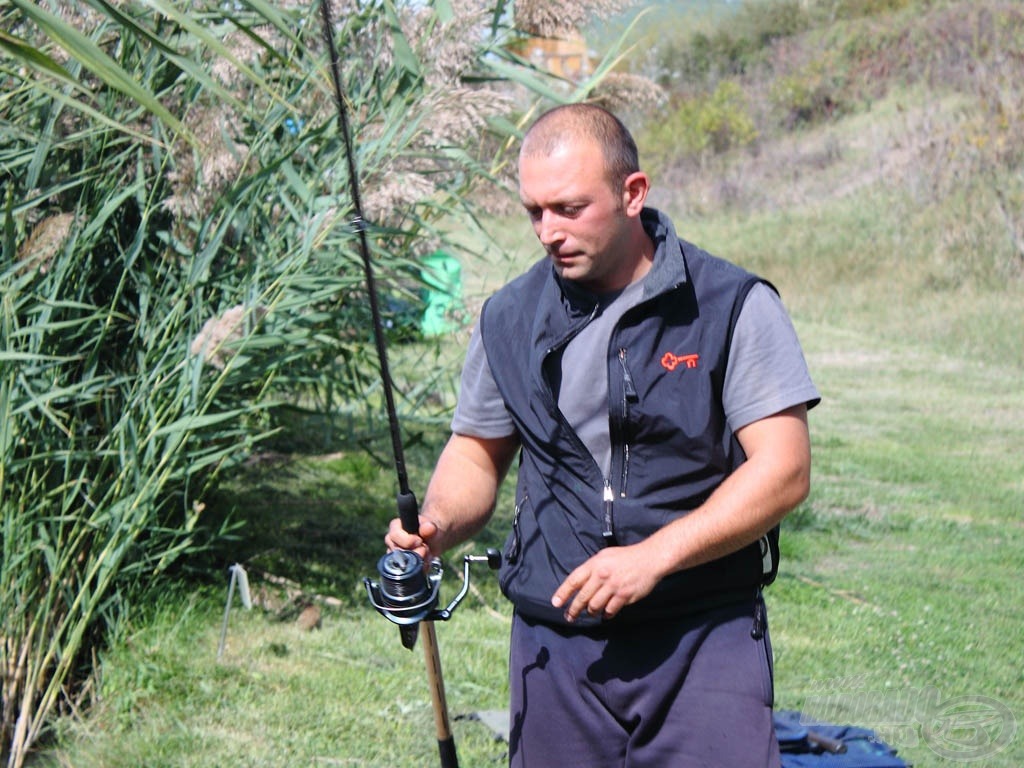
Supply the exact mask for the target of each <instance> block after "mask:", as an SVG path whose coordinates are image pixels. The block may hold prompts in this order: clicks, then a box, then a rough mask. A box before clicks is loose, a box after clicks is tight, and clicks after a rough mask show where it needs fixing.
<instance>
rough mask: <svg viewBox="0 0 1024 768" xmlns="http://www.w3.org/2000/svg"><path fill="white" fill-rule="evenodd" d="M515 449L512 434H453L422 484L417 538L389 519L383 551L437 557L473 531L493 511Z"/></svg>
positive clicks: (516, 447) (514, 439) (516, 442)
mask: <svg viewBox="0 0 1024 768" xmlns="http://www.w3.org/2000/svg"><path fill="white" fill-rule="evenodd" d="M518 448H519V440H518V438H517V437H516V436H515V435H509V436H507V437H497V438H484V437H473V436H471V435H463V434H453V435H452V436H451V438H450V439H449V440H448V443H447V445H445V447H444V450H443V451H441V456H440V457H439V458H438V460H437V466H436V467H435V468H434V474H433V475H432V477H431V478H430V483H429V485H428V486H427V493H426V495H425V496H424V499H423V507H422V510H421V513H420V529H419V532H418V533H416V534H410V533H407V532H406V531H404V530H403V529H402V523H401V521H400V520H398V519H395V520H392V521H391V525H390V527H389V529H388V534H387V536H385V538H384V543H385V544H386V545H387V547H388V549H405V550H412V551H414V552H417V553H418V554H419V555H420V556H421V557H423V558H424V559H425V560H427V559H429V558H430V557H434V556H440V555H441V554H442V553H443V552H445V551H446V550H448V549H451V548H452V547H453V546H455V545H456V544H459V543H461V542H463V541H465V540H466V539H469V538H471V537H472V536H473V535H475V534H476V533H478V532H479V531H480V530H481V529H482V528H483V527H484V525H485V524H486V523H487V521H488V520H489V519H490V517H491V514H492V513H493V512H494V507H495V504H496V503H497V499H498V488H499V487H500V486H501V482H502V480H504V479H505V475H506V474H507V473H508V469H509V466H511V464H512V459H513V458H515V455H516V452H517V450H518Z"/></svg>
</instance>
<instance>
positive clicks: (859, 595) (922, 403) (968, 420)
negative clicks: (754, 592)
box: [39, 322, 1024, 768]
mask: <svg viewBox="0 0 1024 768" xmlns="http://www.w3.org/2000/svg"><path fill="white" fill-rule="evenodd" d="M798 329H799V330H800V332H801V336H802V338H803V340H804V343H805V347H806V351H807V356H808V360H809V363H810V365H811V368H812V370H813V373H814V375H815V378H816V380H817V382H818V384H819V387H820V389H821V391H822V393H823V397H824V400H823V402H822V404H821V406H819V408H818V409H817V410H816V411H814V412H812V418H811V422H812V430H813V449H814V454H815V470H814V472H815V477H814V489H813V491H812V495H811V497H810V498H809V500H808V501H807V502H806V503H805V504H804V505H803V506H802V507H801V508H800V509H798V510H797V511H796V512H794V513H793V514H792V515H791V516H790V518H789V519H788V520H787V523H786V526H785V530H784V537H783V552H784V556H785V557H784V561H783V566H782V571H781V573H780V576H779V579H778V581H777V582H776V583H775V584H774V585H773V586H772V587H771V588H770V589H769V591H768V600H769V605H770V611H771V620H772V630H773V641H774V647H775V655H776V694H777V699H778V705H779V706H780V707H784V708H799V709H804V710H806V711H807V712H808V713H810V714H812V715H818V716H820V717H823V718H828V719H831V720H837V721H843V722H853V723H855V724H858V725H863V726H868V727H873V728H876V729H878V730H879V731H880V733H881V734H882V735H883V736H884V737H885V738H887V739H888V740H890V741H891V742H892V743H893V744H894V745H895V746H897V747H898V748H899V749H900V752H901V754H903V755H904V756H906V757H908V758H910V759H911V760H912V761H913V762H914V763H915V764H916V765H918V766H938V765H958V764H961V762H962V761H963V760H964V759H966V758H968V757H977V758H980V759H979V760H978V762H977V764H979V765H985V766H1007V767H1009V766H1019V765H1021V764H1024V744H1022V741H1021V739H1020V738H1019V737H1017V736H1016V735H1015V733H1016V729H1017V728H1018V727H1019V725H1020V723H1021V722H1022V719H1024V672H1022V667H1021V664H1020V660H1021V658H1022V657H1024V639H1022V635H1021V632H1020V626H1021V618H1022V611H1021V607H1020V606H1021V605H1022V604H1024V586H1022V584H1021V579H1020V573H1021V565H1022V555H1021V553H1022V552H1024V532H1022V525H1021V518H1020V513H1021V511H1022V509H1024V471H1022V470H1024V463H1022V462H1024V459H1022V457H1024V431H1022V430H1021V429H1020V425H1021V424H1022V423H1024V391H1022V388H1021V386H1020V378H1019V376H1020V373H1019V370H1018V369H1017V368H1016V367H1013V366H1010V367H1005V368H1003V367H1000V366H998V365H994V364H990V365H977V364H968V363H967V362H966V361H963V360H959V359H955V358H949V357H945V356H943V355H942V354H939V353H936V352H931V351H928V350H924V349H920V348H917V349H915V348H913V347H911V346H909V345H908V346H897V345H895V344H893V343H891V342H889V343H881V342H878V341H877V340H874V339H872V338H867V337H865V336H863V335H858V334H854V333H853V332H850V331H845V330H841V329H837V328H835V327H833V326H828V325H820V324H801V323H799V322H798ZM421 437H422V439H421V440H419V441H417V442H416V443H415V444H414V445H413V447H412V449H411V451H410V457H409V459H408V463H409V465H410V467H411V469H412V472H413V475H414V477H413V482H414V485H415V486H416V487H422V485H423V483H424V482H425V478H426V476H427V473H428V472H429V469H430V461H431V457H432V456H433V455H434V453H435V452H436V450H437V448H438V446H439V441H440V440H441V439H442V438H443V436H442V435H439V434H435V433H433V432H429V431H427V432H424V433H423V435H421ZM393 485H394V482H393V473H392V471H391V468H390V467H389V466H381V465H380V464H378V463H376V462H374V461H373V460H371V459H370V458H369V457H368V456H367V454H366V453H364V452H362V451H359V450H352V451H339V452H337V453H334V454H330V455H327V456H318V457H310V456H304V457H294V456H280V457H277V458H276V459H274V460H269V459H268V460H267V461H265V462H263V463H262V464H256V465H250V466H248V467H246V468H244V469H243V470H241V471H240V472H239V473H238V475H237V476H236V477H235V478H234V480H233V483H232V485H231V487H230V488H229V489H228V491H229V493H228V494H226V495H225V496H224V497H223V498H222V499H220V500H217V501H215V502H211V504H212V505H213V506H215V507H216V506H217V505H220V506H219V507H218V509H217V510H215V513H216V512H217V511H219V512H220V513H223V511H224V509H225V508H226V507H227V500H228V499H230V500H231V501H230V503H231V505H233V506H234V507H235V512H236V514H238V515H239V516H240V517H244V518H245V519H246V520H247V521H248V523H247V525H246V526H245V527H244V528H242V529H240V530H239V531H238V537H237V539H236V540H235V541H234V542H232V543H231V544H230V546H228V548H227V549H226V550H225V551H224V553H223V557H224V558H234V559H237V560H239V561H241V562H245V563H246V565H247V567H248V569H249V573H250V579H251V581H252V589H253V592H254V594H255V595H256V598H257V600H258V602H259V606H262V607H256V608H254V609H253V610H251V611H244V610H242V609H241V607H240V605H239V603H238V601H237V599H236V602H235V606H234V608H233V610H232V613H231V615H230V621H229V628H228V635H227V643H226V648H225V652H224V654H223V656H222V658H221V659H219V660H218V659H217V647H218V642H219V639H220V631H221V626H222V620H223V611H224V600H225V596H226V587H227V578H226V576H225V577H224V579H223V580H222V581H221V580H218V579H214V580H213V581H212V583H210V582H209V581H207V583H206V584H205V585H203V584H200V585H199V586H194V585H193V586H191V587H188V588H186V587H184V586H183V587H182V589H181V591H178V592H173V593H167V594H164V595H163V596H162V597H160V598H159V599H157V600H156V601H155V607H153V608H151V609H150V610H149V611H148V612H145V613H144V614H139V615H138V616H137V617H136V620H135V621H134V622H132V623H131V624H130V625H129V626H127V627H126V628H125V631H124V633H123V638H122V639H121V640H120V641H119V642H118V643H117V644H116V646H115V647H113V648H112V649H111V650H110V651H109V652H108V653H106V654H105V655H104V657H103V678H102V682H101V685H100V686H99V690H98V692H97V694H98V697H97V704H96V706H95V707H94V710H93V711H92V713H91V714H90V715H89V716H88V717H86V718H84V719H75V718H69V719H65V720H63V721H62V725H61V730H60V732H59V733H58V734H57V738H56V743H55V745H53V746H52V747H51V748H50V749H48V750H47V751H46V752H45V753H44V754H43V755H41V757H40V760H39V764H40V765H54V766H57V765H61V766H75V767H76V768H87V767H88V766H109V767H110V768H116V767H117V766H139V765H146V766H151V767H157V766H168V767H170V766H199V765H202V766H219V765H227V764H232V765H245V766H253V767H255V766H275V767H280V766H310V765H314V766H319V765H324V766H332V765H344V766H385V765H393V764H396V763H401V764H405V765H433V764H436V762H437V757H436V747H435V742H434V731H433V718H432V712H431V709H430V703H429V702H430V700H429V696H428V693H427V688H426V676H425V671H424V669H425V668H424V663H423V657H422V654H421V650H420V648H419V647H417V648H416V650H415V651H414V652H412V653H410V652H407V651H405V650H404V649H402V647H401V645H400V643H399V637H398V632H397V629H396V628H395V627H394V626H393V625H391V624H390V623H388V622H386V621H385V620H384V619H383V618H381V617H379V616H378V615H377V614H376V613H374V612H373V611H372V610H371V609H370V608H369V606H368V604H367V603H366V600H365V594H364V592H363V587H362V585H361V577H362V576H365V575H371V574H375V562H376V558H377V557H378V556H379V554H380V552H381V549H380V537H381V535H382V532H383V529H384V526H385V523H386V521H387V519H388V518H389V517H391V516H392V514H393V503H392V502H391V500H390V498H391V494H393ZM508 511H509V510H508V505H507V504H504V505H502V509H501V510H499V512H498V514H497V516H496V519H495V521H494V523H493V524H492V525H491V526H490V527H489V528H488V529H487V531H485V532H484V534H482V535H481V537H480V539H479V541H478V542H474V543H473V544H471V545H467V546H466V548H465V550H464V551H465V552H468V551H482V550H483V548H484V547H485V546H493V545H496V544H498V543H499V542H500V540H501V539H502V538H503V535H504V527H505V525H507V521H508ZM462 553H463V551H460V552H458V553H456V554H455V558H456V559H457V558H460V557H461V555H462ZM225 562H231V560H230V559H225ZM452 562H453V563H454V562H456V560H453V561H452ZM456 570H459V568H457V567H452V563H449V571H450V572H449V573H448V574H447V575H446V577H445V587H444V594H443V596H442V599H443V600H447V599H448V598H449V597H450V596H451V595H452V594H454V591H455V590H456V589H457V587H458V581H459V580H458V578H457V576H456V575H455V574H454V573H452V572H451V571H456ZM268 574H270V575H273V576H274V577H275V580H273V581H271V580H270V579H269V577H268ZM283 579H286V580H287V582H285V581H282V580H283ZM189 583H191V582H186V584H189ZM289 584H290V585H291V586H290V588H289V586H288V585H289ZM274 600H276V601H277V603H276V604H275V603H274V602H273V601H274ZM309 602H312V603H314V604H316V605H318V606H319V607H320V608H321V610H322V624H321V627H320V628H319V629H318V630H314V631H302V630H301V629H299V628H298V626H297V625H296V624H295V622H294V618H295V614H296V613H297V609H298V607H300V606H301V605H303V604H305V603H309ZM508 616H509V610H508V606H507V605H506V604H505V603H504V602H503V601H502V599H501V598H500V596H499V595H498V594H497V591H496V588H495V583H494V579H493V577H492V576H490V575H489V574H488V573H487V572H486V571H485V570H483V569H482V566H481V570H478V571H474V592H473V594H471V596H470V597H469V598H468V599H467V602H466V604H465V605H464V606H463V607H461V608H460V609H459V611H458V612H457V613H456V614H455V616H454V618H453V619H452V621H450V622H447V623H442V624H439V625H438V637H439V645H440V648H441V654H442V661H443V666H444V671H445V678H446V684H447V693H448V700H449V706H450V710H451V713H452V717H453V719H454V720H453V727H454V733H455V739H456V744H457V747H458V750H459V754H460V759H461V762H462V764H464V765H467V766H483V765H501V764H503V761H504V755H505V744H504V743H503V742H500V741H496V740H495V739H494V737H493V735H492V733H491V732H490V731H489V730H488V729H487V728H486V727H485V726H484V725H482V724H481V723H480V722H477V721H475V720H473V719H471V715H472V714H473V713H475V712H480V711H482V710H493V709H501V708H503V707H505V705H506V701H505V697H506V694H507V687H506V683H505V670H506V656H507V632H508V625H509V618H508Z"/></svg>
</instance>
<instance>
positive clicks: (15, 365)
mask: <svg viewBox="0 0 1024 768" xmlns="http://www.w3.org/2000/svg"><path fill="white" fill-rule="evenodd" d="M504 6H505V3H502V2H498V3H493V4H488V3H480V4H479V5H475V6H473V7H472V8H463V9H460V13H459V14H458V15H457V14H456V13H455V11H454V9H453V6H451V5H450V4H449V3H448V2H446V1H445V0H437V1H436V2H428V3H417V4H394V3H391V2H383V3H366V4H364V3H350V2H340V3H339V8H338V9H337V10H336V13H335V17H336V18H338V19H341V22H340V23H339V24H338V29H337V30H336V34H335V36H336V38H337V39H338V41H339V44H340V46H341V48H342V57H343V61H344V74H345V83H344V86H343V87H344V91H345V93H346V97H347V99H348V100H349V104H348V107H349V108H350V109H351V113H352V115H353V122H354V134H355V136H354V138H355V142H356V145H357V147H358V166H359V169H360V171H361V176H362V178H361V180H360V181H361V184H362V185H363V192H364V203H365V206H364V208H365V211H366V213H367V220H368V222H369V227H370V235H371V238H370V239H371V242H372V246H373V250H374V254H373V255H374V258H375V261H376V269H377V271H378V272H379V274H380V276H381V278H382V280H381V285H382V289H383V290H384V291H385V292H386V293H388V294H394V295H399V296H401V295H406V296H408V295H414V294H415V287H416V284H417V281H418V279H419V261H418V259H419V257H420V256H421V255H424V254H427V253H430V252H431V251H433V250H434V249H435V248H437V247H438V246H445V245H446V243H447V239H446V236H445V234H444V233H443V232H442V231H440V230H439V229H437V227H436V226H435V224H436V222H437V220H438V219H439V218H440V217H441V216H444V217H446V218H447V220H448V221H451V220H452V218H453V217H455V220H456V221H457V220H458V216H460V215H463V216H472V213H473V211H472V207H471V206H470V205H469V204H467V203H466V202H464V201H466V200H469V199H472V197H473V195H472V194H470V193H471V192H475V193H477V194H482V192H483V191H486V190H485V187H486V185H487V184H489V183H493V182H494V181H495V179H496V178H497V174H498V171H499V169H500V167H501V165H502V163H503V156H502V150H503V148H506V147H507V146H508V144H509V140H510V137H512V136H514V134H515V132H516V130H517V129H516V127H515V118H516V115H517V112H518V110H520V109H526V110H528V109H530V104H531V103H532V100H533V99H534V98H535V96H533V95H531V94H536V93H541V92H542V93H544V94H546V95H547V97H548V98H551V99H574V98H578V97H579V95H580V94H581V93H586V92H587V91H588V90H589V89H590V88H592V87H593V84H594V82H595V81H589V82H588V83H584V84H581V85H579V86H577V87H576V88H577V89H576V90H575V91H574V90H573V89H572V88H564V87H560V86H558V85H557V84H551V83H549V82H546V81H545V79H544V77H543V76H541V75H539V74H538V73H536V72H534V71H533V70H532V69H531V68H530V67H529V66H527V65H526V64H525V63H524V62H521V61H518V60H516V59H515V57H513V56H511V55H510V54H508V53H507V52H506V51H505V48H504V47H503V43H504V42H506V41H507V40H508V39H509V37H510V36H513V35H514V34H515V31H514V30H511V29H508V28H506V27H505V26H504V21H503V20H504V19H505V17H506V14H505V13H504ZM317 10H318V9H317V6H316V4H315V3H301V4H300V3H298V2H292V1H290V0H289V1H287V2H282V3H267V2H264V0H242V1H241V2H235V3H221V2H213V1H212V0H210V1H209V2H189V3H182V2H172V1H171V0H149V1H148V2H131V1H130V2H124V3H110V2H107V1H106V0H83V1H82V2H65V1H64V0H41V1H40V2H30V0H12V2H10V3H7V4H5V5H4V6H3V9H2V10H0V30H2V31H0V50H2V51H3V57H4V58H3V59H2V61H0V180H2V182H3V190H4V196H3V200H2V204H3V209H2V213H0V221H2V260H0V291H2V294H0V328H2V333H3V342H4V344H3V350H2V351H0V364H2V368H0V455H2V463H0V492H2V505H3V508H2V529H0V530H2V540H0V545H2V549H3V560H2V563H0V616H2V618H0V648H2V659H0V671H2V701H0V705H2V711H0V751H6V752H8V753H9V757H8V763H9V765H11V766H19V765H21V764H22V763H23V761H24V759H25V756H26V754H27V751H28V750H29V749H30V747H31V745H32V744H33V743H34V742H36V741H37V740H38V738H39V737H40V735H41V734H42V733H43V731H44V729H45V727H46V725H47V723H48V718H49V717H50V716H51V715H52V714H53V712H54V711H56V710H66V711H77V709H78V708H79V707H80V706H81V705H82V704H83V703H84V702H87V701H88V699H89V696H90V692H91V690H92V688H91V682H90V681H91V677H90V674H91V672H92V671H93V670H92V666H93V660H94V658H95V653H96V650H97V649H98V648H101V647H102V644H103V641H104V638H105V637H106V636H107V633H108V632H109V629H110V628H111V627H112V626H114V625H116V623H117V622H118V620H119V617H120V616H121V615H123V611H124V609H125V606H126V605H127V604H129V603H130V600H131V597H132V595H134V594H136V593H137V592H138V590H139V589H141V588H142V587H144V586H145V585H146V584H147V583H149V582H152V581H153V580H154V579H159V578H161V576H162V575H163V574H164V573H166V572H167V570H168V569H170V568H172V567H173V566H174V565H175V563H176V562H177V561H179V560H180V559H181V558H183V557H184V556H187V555H189V554H192V553H194V552H195V551H196V550H197V549H198V548H201V547H203V546H204V543H205V542H206V541H207V540H208V539H209V537H210V536H211V532H209V531H204V530H203V525H204V523H203V514H202V513H203V509H204V505H205V503H206V500H207V498H208V493H209V490H210V488H211V487H212V485H213V484H214V483H215V482H216V479H217V476H218V472H220V471H221V470H222V469H223V468H224V467H225V466H228V465H230V464H232V463H234V462H237V461H238V460H240V459H241V458H242V457H244V456H245V455H246V453H247V451H248V450H249V448H250V447H251V446H252V444H253V443H254V442H255V441H257V440H259V439H261V438H262V437H263V436H265V435H266V434H268V433H269V432H270V431H272V430H273V429H274V428H275V425H276V423H277V421H276V419H277V414H278V408H277V407H278V406H279V405H281V404H285V403H286V404H289V405H291V406H293V407H310V406H312V407H315V408H318V409H320V410H321V411H324V412H331V411H332V410H333V409H336V408H338V407H340V406H341V405H342V404H345V403H349V402H363V403H367V402H369V403H370V404H372V403H373V402H374V400H375V398H374V396H373V395H372V394H371V392H372V386H373V382H374V380H375V370H376V360H375V358H374V357H373V355H372V347H370V345H369V344H368V341H369V339H370V338H371V337H370V334H369V332H368V328H367V314H366V309H365V302H364V301H363V299H362V280H363V275H362V266H361V262H360V258H359V254H358V252H357V250H356V249H355V247H354V244H355V238H354V236H353V234H352V232H351V230H350V228H349V227H347V226H343V224H344V222H346V221H347V220H348V218H349V217H350V211H349V209H350V204H349V202H348V200H349V195H348V192H347V188H348V184H349V179H348V177H347V172H346V165H345V163H344V162H342V159H343V155H342V147H343V142H342V141H341V137H340V136H339V135H338V133H337V128H336V125H337V124H336V120H335V112H334V103H333V100H332V96H331V88H330V85H329V84H330V80H329V78H328V76H327V71H326V67H325V55H324V51H323V50H322V45H321V40H320V29H319V26H318V19H319V17H318V16H317ZM467 40H468V41H469V42H467ZM510 80H511V81H515V83H516V84H517V85H518V86H519V88H520V91H519V93H520V94H521V95H520V99H519V101H518V102H517V101H515V99H514V98H513V97H512V94H511V93H510V92H508V91H503V92H499V91H498V90H496V89H495V86H496V85H497V84H500V83H502V82H503V81H505V82H507V81H510ZM522 94H524V95H522Z"/></svg>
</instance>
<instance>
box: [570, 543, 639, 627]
mask: <svg viewBox="0 0 1024 768" xmlns="http://www.w3.org/2000/svg"><path fill="white" fill-rule="evenodd" d="M657 583H658V575H657V573H656V572H655V569H654V568H652V566H651V561H650V557H649V556H648V553H647V550H646V548H645V547H644V546H643V545H642V544H634V545H632V546H628V547H608V548H607V549H602V550H601V551H600V552H598V553H597V554H596V555H594V556H593V557H591V558H590V559H589V560H587V561H586V562H585V563H583V565H581V566H580V567H579V568H577V569H576V570H575V571H573V572H572V573H570V574H569V575H568V576H567V577H566V579H565V581H563V582H562V584H561V586H559V587H558V589H557V590H556V591H555V594H554V595H553V596H552V598H551V604H552V605H553V606H555V608H561V607H563V606H566V607H565V620H566V621H568V622H570V623H571V622H573V621H575V620H576V619H577V618H578V617H579V616H580V614H582V613H584V612H586V613H589V614H590V615H591V616H600V617H603V618H606V619H610V618H612V617H613V616H615V614H617V613H618V612H619V611H621V610H622V609H623V608H624V607H626V606H627V605H630V604H632V603H635V602H636V601H638V600H640V599H642V598H644V597H646V596H647V595H648V594H650V592H651V590H652V589H654V586H655V584H657ZM570 598H571V602H570Z"/></svg>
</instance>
